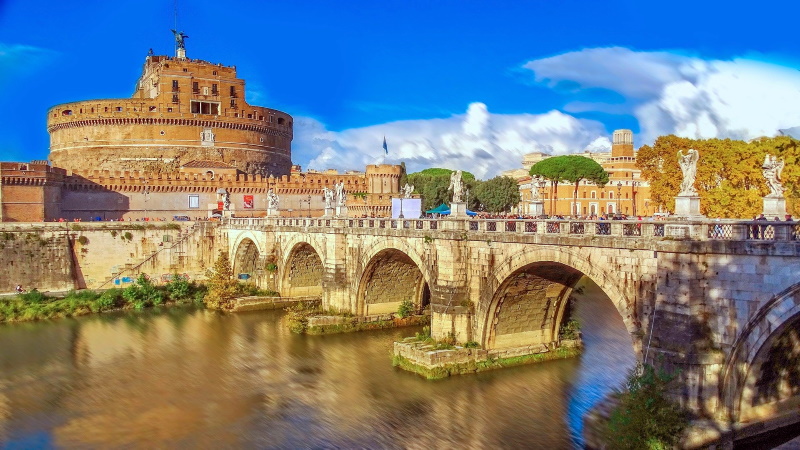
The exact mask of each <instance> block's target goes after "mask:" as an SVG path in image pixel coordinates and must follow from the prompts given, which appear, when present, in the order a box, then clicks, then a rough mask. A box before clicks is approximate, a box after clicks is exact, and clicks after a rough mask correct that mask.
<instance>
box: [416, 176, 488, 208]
mask: <svg viewBox="0 0 800 450" xmlns="http://www.w3.org/2000/svg"><path fill="white" fill-rule="evenodd" d="M451 173H453V171H452V170H450V169H440V168H431V169H425V170H423V171H420V172H415V173H412V174H409V175H408V182H409V183H411V184H413V185H414V192H416V193H419V194H420V195H421V196H422V210H423V211H426V210H429V209H433V208H435V207H437V206H439V205H441V204H442V203H445V204H450V200H451V199H452V195H453V194H452V192H451V191H450V174H451ZM461 179H462V180H464V184H465V185H466V186H467V188H469V189H470V192H474V191H473V189H474V187H475V185H476V184H478V183H477V180H475V176H474V175H473V174H471V173H469V172H461ZM469 203H471V204H472V203H474V198H472V196H471V198H470V202H469Z"/></svg>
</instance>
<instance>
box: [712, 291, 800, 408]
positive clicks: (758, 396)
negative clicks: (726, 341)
mask: <svg viewBox="0 0 800 450" xmlns="http://www.w3.org/2000/svg"><path fill="white" fill-rule="evenodd" d="M720 388H721V397H722V402H723V405H722V406H723V407H724V409H723V410H724V411H726V413H727V414H728V417H727V418H729V419H732V420H734V421H737V422H741V421H748V420H757V419H759V418H760V416H761V415H763V414H764V413H769V414H768V415H773V416H774V415H775V411H790V410H795V411H796V409H797V405H798V403H800V283H796V284H794V285H793V286H791V287H789V288H788V289H786V290H784V291H783V292H781V293H779V294H777V295H775V296H774V297H773V298H772V299H770V300H769V301H767V302H766V304H765V305H764V306H763V307H762V308H761V309H760V310H759V311H758V313H756V314H755V315H754V316H753V318H752V319H751V320H750V321H749V322H748V324H747V325H746V326H745V327H744V328H743V329H742V331H741V333H739V337H738V338H737V339H736V342H735V343H734V345H733V347H732V351H731V352H730V355H729V356H728V359H727V361H726V362H725V367H724V368H723V372H722V378H721V382H720Z"/></svg>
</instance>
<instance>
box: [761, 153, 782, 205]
mask: <svg viewBox="0 0 800 450" xmlns="http://www.w3.org/2000/svg"><path fill="white" fill-rule="evenodd" d="M783 165H784V162H783V160H782V159H778V157H777V156H774V155H767V156H766V157H765V158H764V164H762V165H761V170H762V173H763V174H764V178H765V179H766V180H767V187H768V188H769V194H767V195H766V196H765V197H764V209H763V211H762V214H763V215H764V216H766V217H769V218H773V217H778V218H780V219H783V218H784V217H786V199H785V198H784V197H783V191H784V190H785V189H784V187H783V183H781V173H782V172H783Z"/></svg>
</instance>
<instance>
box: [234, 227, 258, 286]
mask: <svg viewBox="0 0 800 450" xmlns="http://www.w3.org/2000/svg"><path fill="white" fill-rule="evenodd" d="M235 248H236V250H235V253H234V256H233V273H234V275H238V274H241V273H247V274H250V276H251V277H255V276H256V271H257V270H258V269H261V267H259V257H260V253H259V251H258V245H257V244H256V243H255V242H254V241H253V240H251V239H250V238H246V237H245V238H243V239H241V240H240V241H239V244H238V245H237V246H236V247H235Z"/></svg>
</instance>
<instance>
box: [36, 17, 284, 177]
mask: <svg viewBox="0 0 800 450" xmlns="http://www.w3.org/2000/svg"><path fill="white" fill-rule="evenodd" d="M177 36H181V39H184V38H186V37H187V36H185V35H183V33H176V39H177ZM182 44H183V41H182V40H180V41H177V45H178V48H177V49H176V50H183V52H181V51H176V54H177V57H170V56H159V55H148V56H147V57H146V58H145V63H144V68H143V70H142V75H141V76H140V77H139V80H138V82H137V83H136V91H135V92H134V93H133V96H132V97H131V98H128V99H103V100H86V101H79V102H73V103H64V104H61V105H56V106H54V107H52V108H50V110H48V112H47V131H48V132H49V133H50V160H51V161H52V163H53V165H54V166H56V167H61V168H64V169H68V170H71V171H73V172H76V173H85V172H87V171H91V170H111V171H115V170H120V171H125V170H145V171H151V172H171V171H174V170H176V169H177V168H178V167H181V166H182V165H184V164H187V163H190V162H192V161H203V162H222V163H225V164H227V165H230V166H233V167H235V168H236V169H238V170H239V171H241V172H244V173H247V174H253V175H263V176H275V177H280V176H283V175H289V173H290V170H291V164H292V162H291V142H292V137H293V136H292V122H293V121H292V116H290V115H288V114H286V113H284V112H282V111H278V110H274V109H269V108H264V107H260V106H251V105H249V104H248V103H247V102H246V101H245V82H244V80H242V79H240V78H237V76H236V67H235V66H223V65H222V64H214V63H210V62H207V61H202V60H196V59H187V58H185V48H184V47H183V46H182Z"/></svg>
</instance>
